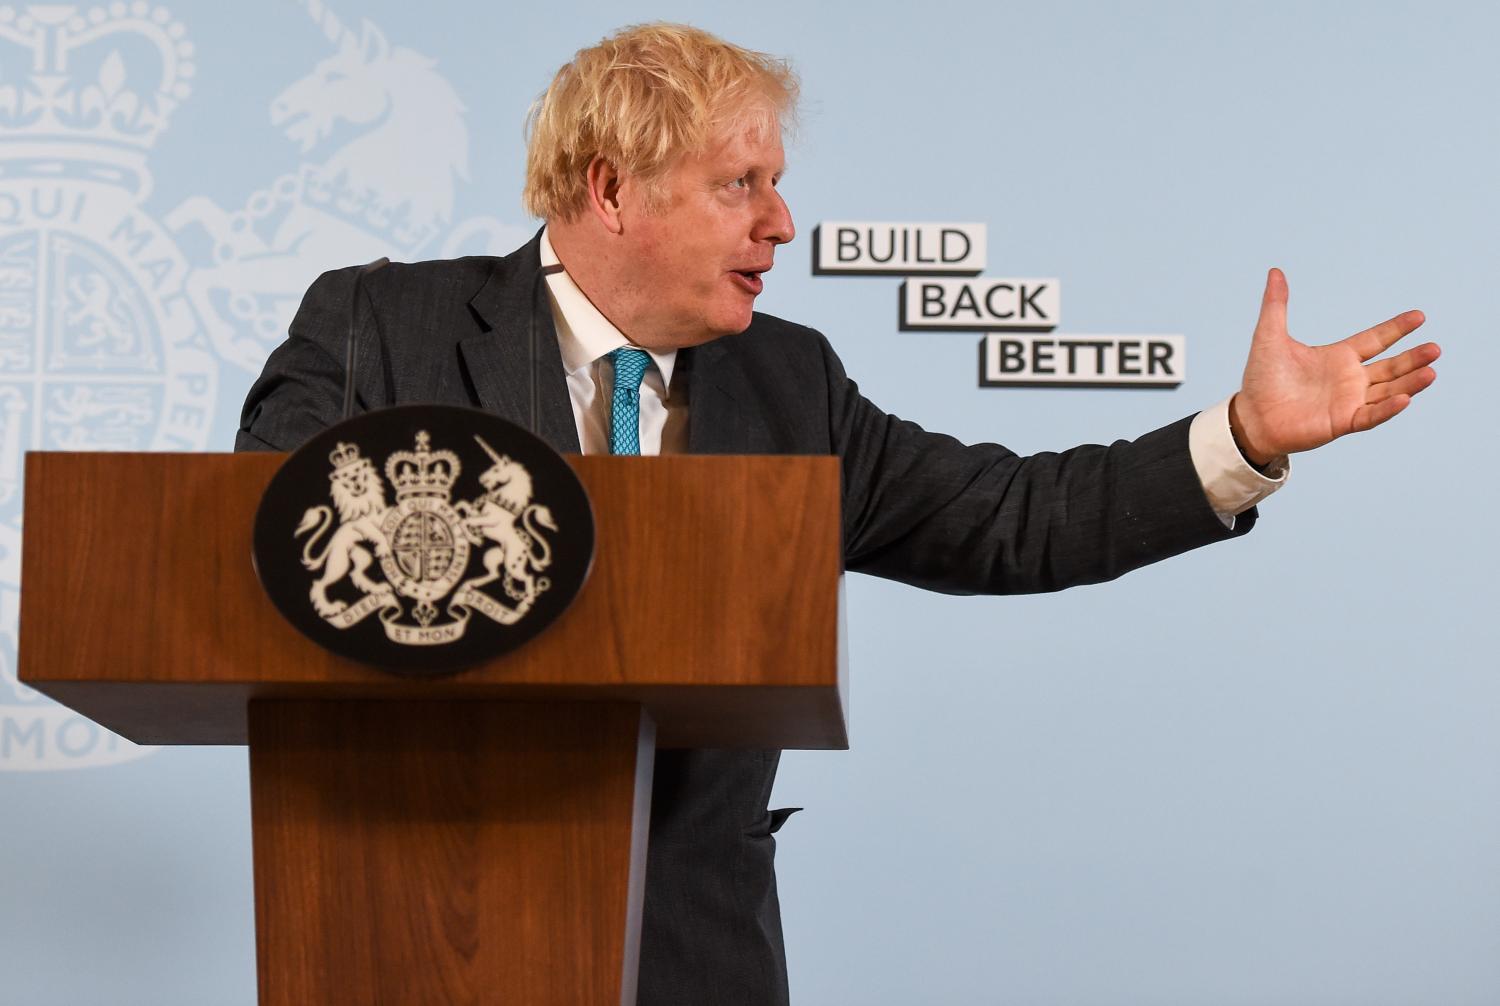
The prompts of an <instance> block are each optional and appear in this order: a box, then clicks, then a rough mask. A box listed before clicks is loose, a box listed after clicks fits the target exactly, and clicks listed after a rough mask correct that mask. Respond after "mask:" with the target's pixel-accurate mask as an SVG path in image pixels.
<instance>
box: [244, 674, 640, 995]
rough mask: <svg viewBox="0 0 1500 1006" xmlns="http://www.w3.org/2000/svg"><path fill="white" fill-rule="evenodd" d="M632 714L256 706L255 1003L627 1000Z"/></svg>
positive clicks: (635, 761) (636, 857)
mask: <svg viewBox="0 0 1500 1006" xmlns="http://www.w3.org/2000/svg"><path fill="white" fill-rule="evenodd" d="M652 734H653V731H652V724H651V721H650V717H649V716H647V715H646V714H644V713H643V712H642V711H641V709H640V708H639V707H638V706H631V705H624V704H607V703H573V704H564V705H552V704H524V703H490V702H471V703H451V702H416V703H402V702H364V701H350V702H317V701H314V702H301V701H293V702H281V701H265V702H256V703H254V704H252V706H251V709H250V768H251V775H250V778H251V801H252V810H253V817H254V828H255V911H256V944H257V945H256V950H257V962H258V968H259V979H260V1003H261V1006H308V1004H312V1003H317V1004H322V1006H331V1004H342V1003H348V1004H360V1006H377V1004H381V1006H385V1004H389V1006H425V1004H432V1006H439V1004H441V1006H481V1004H491V1003H507V1004H509V1003H518V1004H519V1003H524V1004H526V1006H580V1004H586V1003H587V1004H594V1003H599V1004H623V1006H630V1004H633V1003H634V1002H635V976H636V967H637V961H638V957H639V946H640V942H639V941H640V917H641V903H642V896H643V892H644V877H645V851H646V829H647V827H648V821H649V806H650V799H651V764H652V757H653V754H654V750H655V749H654V739H653V735H652Z"/></svg>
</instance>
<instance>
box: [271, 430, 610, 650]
mask: <svg viewBox="0 0 1500 1006" xmlns="http://www.w3.org/2000/svg"><path fill="white" fill-rule="evenodd" d="M254 558H255V572H256V575H257V576H259V577H260V582H261V585H262V586H263V587H265V590H266V593H267V594H268V595H270V598H271V600H272V602H273V603H274V604H275V605H276V607H277V608H278V609H279V610H280V611H281V613H282V614H283V615H285V616H286V618H287V620H288V621H290V622H291V623H292V624H293V625H295V626H296V627H297V628H298V629H300V630H301V631H302V632H303V633H304V634H306V635H307V636H308V637H310V638H311V639H312V640H313V641H314V642H316V643H318V644H319V645H320V646H324V647H327V648H328V649H330V650H332V651H333V652H334V653H337V654H339V655H340V656H345V657H351V658H353V659H355V660H360V661H363V662H366V663H371V664H377V665H379V666H381V667H385V668H387V669H389V670H392V671H397V672H399V673H402V674H413V675H433V674H445V673H449V672H452V671H455V670H458V669H460V668H462V667H464V666H466V665H469V664H474V663H477V662H479V661H481V660H484V659H487V658H489V657H493V656H496V655H498V654H501V653H504V652H506V651H507V650H511V649H514V648H515V647H517V646H520V645H521V644H522V643H524V642H526V641H527V640H529V639H531V638H532V637H533V636H535V635H536V634H537V633H539V632H541V631H542V630H543V629H545V628H546V627H547V626H548V625H550V624H551V623H552V621H553V620H554V619H556V618H557V616H559V615H561V614H562V613H563V611H564V610H565V609H566V608H567V607H568V605H569V604H570V603H571V602H572V600H573V598H574V597H575V596H577V594H578V591H579V589H580V588H581V587H582V586H583V582H584V580H585V579H587V578H588V574H589V569H590V567H591V566H592V564H593V561H594V513H593V510H592V508H591V507H590V506H589V500H588V495H587V494H586V493H585V492H584V489H583V485H582V483H580V482H579V481H578V476H577V475H576V474H574V472H573V469H572V468H571V467H569V466H568V463H567V462H566V461H564V460H563V459H562V456H561V455H560V454H558V453H557V452H556V451H554V450H553V449H552V448H551V447H549V446H548V445H547V444H546V443H545V442H544V441H542V440H541V439H540V438H538V437H536V436H535V435H533V434H531V433H529V432H528V431H526V430H524V429H522V428H521V427H519V426H517V425H515V424H514V423H511V422H508V421H506V420H504V419H501V418H499V417H498V416H494V415H491V414H489V413H487V412H480V411H478V410H476V409H463V408H456V407H454V406H447V405H406V406H398V407H396V408H391V409H382V410H379V411H377V412H367V413H365V414H363V415H360V416H355V417H354V418H353V419H349V420H347V421H345V422H342V423H340V424H338V425H337V426H333V427H330V428H329V429H327V430H324V431H323V432H322V433H320V434H318V435H317V436H316V437H314V438H313V439H312V440H310V441H308V442H307V443H306V444H305V445H303V446H302V448H301V449H300V450H298V451H297V452H296V453H295V454H293V455H292V456H291V457H289V458H287V460H286V463H285V464H284V465H282V466H281V468H280V470H278V471H277V472H276V475H275V476H274V477H273V478H272V479H271V484H270V485H269V486H268V487H267V488H266V494H265V496H263V497H262V498H261V501H260V509H259V510H258V511H257V512H256V515H255V554H254Z"/></svg>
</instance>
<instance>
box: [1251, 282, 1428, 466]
mask: <svg viewBox="0 0 1500 1006" xmlns="http://www.w3.org/2000/svg"><path fill="white" fill-rule="evenodd" d="M1286 305H1287V285H1286V277H1285V276H1283V275H1282V273H1281V270H1280V269H1272V270H1271V273H1270V275H1269V276H1268V277H1267V278H1266V292H1265V297H1264V299H1263V300H1262V301H1261V309H1260V320H1259V321H1258V322H1257V323H1256V326H1255V337H1254V339H1253V340H1252V342H1251V345H1250V358H1249V360H1248V361H1247V362H1246V364H1245V377H1244V381H1243V384H1242V385H1241V388H1240V393H1239V394H1238V395H1236V396H1235V399H1234V402H1233V403H1232V405H1231V409H1232V417H1233V418H1232V421H1231V422H1232V425H1233V427H1234V430H1235V436H1236V438H1237V439H1238V441H1239V443H1240V446H1241V448H1243V449H1244V451H1245V453H1246V455H1247V456H1249V458H1250V460H1252V461H1254V462H1256V463H1257V464H1264V463H1265V462H1267V461H1269V460H1270V459H1272V458H1274V457H1276V456H1278V455H1282V454H1292V453H1295V452H1297V451H1308V450H1312V449H1313V448H1315V447H1321V446H1322V445H1324V444H1326V443H1328V442H1329V441H1331V440H1335V439H1337V438H1338V437H1342V436H1344V435H1345V434H1347V433H1357V432H1359V431H1361V430H1368V429H1370V428H1371V427H1373V426H1379V425H1380V424H1381V423H1383V422H1385V421H1386V420H1387V419H1390V418H1391V417H1392V416H1394V415H1396V414H1397V413H1398V412H1400V411H1401V410H1402V409H1404V408H1406V407H1407V405H1409V404H1410V403H1411V396H1412V395H1415V394H1416V393H1417V392H1419V391H1421V390H1422V389H1423V388H1425V387H1427V386H1428V385H1429V384H1431V383H1432V382H1433V380H1435V379H1436V377H1437V375H1436V373H1434V372H1433V370H1432V368H1431V367H1430V366H1429V364H1431V363H1432V362H1433V361H1434V360H1436V359H1437V358H1438V353H1439V350H1438V347H1437V345H1436V344H1435V343H1431V342H1429V343H1426V344H1424V345H1421V346H1417V347H1415V348H1413V349H1408V350H1407V351H1406V352H1404V353H1402V354H1400V355H1399V356H1394V357H1391V358H1389V359H1385V360H1376V361H1375V362H1374V363H1369V362H1368V361H1370V360H1372V359H1374V358H1375V357H1376V356H1379V355H1380V354H1381V353H1383V352H1384V351H1385V350H1386V349H1388V348H1390V347H1391V346H1392V345H1394V344H1395V343H1396V342H1397V341H1399V340H1400V339H1402V338H1404V337H1405V336H1407V335H1409V334H1410V333H1411V332H1413V331H1415V330H1416V329H1417V328H1418V327H1420V326H1421V324H1422V322H1423V321H1424V320H1425V319H1424V318H1423V316H1422V312H1421V311H1407V312H1406V313H1404V314H1398V315H1397V316H1396V317H1394V318H1392V319H1390V320H1389V321H1385V322H1382V323H1380V324H1379V325H1376V326H1374V327H1373V328H1368V329H1365V330H1364V331H1363V332H1359V333H1358V334H1356V335H1351V336H1350V337H1349V338H1347V339H1344V340H1341V341H1339V342H1335V343H1332V344H1330V345H1327V346H1308V345H1304V344H1303V343H1300V342H1298V341H1297V340H1296V339H1293V338H1292V337H1291V335H1290V334H1288V332H1287V327H1286Z"/></svg>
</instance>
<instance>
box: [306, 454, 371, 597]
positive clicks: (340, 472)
mask: <svg viewBox="0 0 1500 1006" xmlns="http://www.w3.org/2000/svg"><path fill="white" fill-rule="evenodd" d="M328 459H329V460H330V461H331V462H333V471H332V472H330V473H329V474H328V494H329V496H330V497H331V498H332V500H333V509H330V508H329V507H326V506H315V507H309V508H308V509H307V512H306V513H304V514H303V515H302V523H301V524H299V525H297V531H296V536H297V537H298V538H300V537H302V536H303V535H304V534H306V535H308V539H307V544H306V545H304V546H303V547H302V565H303V566H305V567H307V568H308V569H310V570H313V571H315V572H316V571H317V570H320V569H321V570H322V571H323V575H322V576H320V577H319V578H318V580H317V581H316V582H315V583H314V584H313V585H312V590H311V591H310V592H309V596H310V597H311V598H312V604H313V607H314V608H316V609H317V612H318V614H319V615H322V616H323V617H324V618H330V617H332V616H334V615H337V614H338V613H339V612H341V611H343V610H344V609H345V608H346V607H348V605H347V604H345V603H344V602H343V601H340V600H337V599H330V598H329V597H328V588H329V587H332V586H333V585H334V584H335V583H338V582H339V581H340V580H342V579H343V578H344V577H345V576H348V577H349V580H350V582H351V583H353V584H354V585H355V586H356V587H358V588H359V589H360V590H362V591H364V592H365V593H366V594H374V593H377V592H388V591H389V590H390V589H391V588H390V586H389V585H388V584H384V583H377V582H375V581H374V580H371V579H370V578H369V577H368V576H367V575H366V570H368V569H369V568H370V564H371V563H372V562H374V560H375V557H376V556H379V557H384V556H385V555H387V554H388V553H389V552H390V545H389V544H388V543H387V542H386V540H385V534H384V533H383V532H382V531H381V530H380V522H381V519H382V518H383V517H384V516H385V513H386V510H387V507H386V502H385V485H384V483H382V482H381V481H380V473H379V472H377V471H376V470H375V466H374V465H372V464H371V463H370V459H369V458H364V457H360V454H359V448H358V447H357V446H355V445H354V444H344V443H340V444H339V445H338V446H337V447H335V448H334V450H333V451H332V452H331V453H330V454H329V455H328ZM335 509H336V510H337V511H338V528H337V530H335V531H334V532H333V536H332V537H331V538H329V539H328V543H327V544H326V545H324V546H323V550H322V551H321V552H315V551H314V548H315V546H316V545H317V543H318V541H319V539H321V538H322V537H323V535H324V534H326V533H327V532H328V529H329V527H330V526H332V525H333V522H334V519H333V510H335ZM309 532H311V533H310V534H309ZM362 542H363V543H368V544H370V545H372V546H374V549H375V552H374V555H371V553H370V550H369V549H368V548H366V547H365V546H364V544H361V543H362Z"/></svg>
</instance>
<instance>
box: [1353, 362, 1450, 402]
mask: <svg viewBox="0 0 1500 1006" xmlns="http://www.w3.org/2000/svg"><path fill="white" fill-rule="evenodd" d="M1435 380H1437V371H1435V370H1433V369H1432V368H1431V367H1423V368H1422V369H1421V370H1413V371H1412V372H1411V373H1409V374H1402V375H1401V376H1400V377H1398V378H1396V379H1395V380H1394V381H1386V382H1385V383H1383V384H1372V385H1370V388H1369V390H1368V391H1366V392H1365V404H1367V405H1374V404H1375V403H1377V402H1383V401H1385V400H1386V399H1387V398H1391V397H1393V396H1396V395H1405V396H1407V397H1408V398H1410V397H1411V396H1412V395H1415V394H1416V393H1417V392H1419V391H1421V390H1423V389H1424V388H1426V387H1428V386H1429V385H1431V384H1432V382H1433V381H1435Z"/></svg>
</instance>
